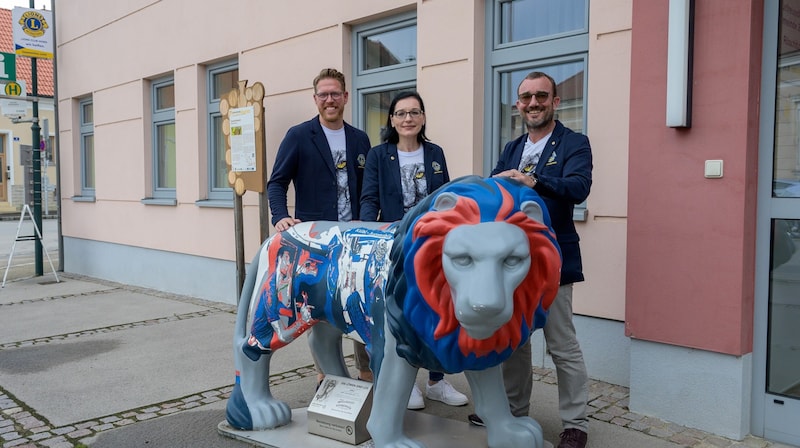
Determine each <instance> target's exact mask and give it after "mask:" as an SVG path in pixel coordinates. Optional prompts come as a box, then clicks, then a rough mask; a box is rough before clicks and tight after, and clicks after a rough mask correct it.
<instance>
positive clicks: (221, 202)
mask: <svg viewBox="0 0 800 448" xmlns="http://www.w3.org/2000/svg"><path fill="white" fill-rule="evenodd" d="M194 205H196V206H198V207H208V208H233V201H231V200H227V199H203V200H200V201H195V202H194Z"/></svg>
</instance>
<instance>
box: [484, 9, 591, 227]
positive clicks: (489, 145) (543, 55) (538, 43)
mask: <svg viewBox="0 0 800 448" xmlns="http://www.w3.org/2000/svg"><path fill="white" fill-rule="evenodd" d="M508 1H510V0H489V1H487V2H486V9H485V13H486V42H487V46H486V72H485V76H486V78H485V81H484V82H485V86H486V87H485V96H484V100H485V104H486V105H487V107H486V109H485V111H484V122H485V123H489V129H488V132H486V133H485V134H484V151H483V165H484V175H488V174H489V173H490V172H491V171H492V169H493V168H494V167H495V165H497V161H498V159H499V158H500V152H501V151H502V150H503V147H504V145H505V143H506V141H503V140H504V138H503V137H502V129H501V126H502V121H501V118H502V114H501V110H500V107H501V106H500V105H501V104H502V100H501V98H502V96H503V93H504V92H501V77H502V76H503V74H505V73H509V72H513V71H517V70H523V69H525V70H528V71H534V70H536V68H537V67H543V66H550V65H555V64H559V63H564V62H574V61H584V64H585V66H586V70H585V71H584V78H583V92H584V95H583V101H584V104H583V127H584V130H583V133H586V129H587V128H588V122H587V110H588V107H587V106H588V105H587V98H588V89H587V88H588V79H589V73H588V54H589V1H590V0H587V1H586V12H585V17H586V20H585V23H584V26H583V28H581V29H579V30H572V31H570V32H566V33H558V34H554V35H550V36H543V37H539V38H536V39H527V40H522V41H516V42H506V43H502V44H501V43H500V42H501V36H502V33H503V24H502V21H501V11H500V9H501V7H502V4H503V3H507V2H508ZM550 1H552V2H558V1H560V0H550ZM514 87H516V86H514ZM557 112H558V111H557ZM587 216H588V212H587V208H586V202H585V201H584V202H583V203H581V204H578V205H576V206H575V211H574V213H573V219H574V220H575V221H585V220H586V219H587Z"/></svg>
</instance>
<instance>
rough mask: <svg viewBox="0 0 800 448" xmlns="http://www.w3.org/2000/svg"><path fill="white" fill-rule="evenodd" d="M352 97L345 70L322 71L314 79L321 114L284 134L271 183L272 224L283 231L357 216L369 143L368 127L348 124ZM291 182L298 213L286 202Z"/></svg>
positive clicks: (268, 186) (269, 184)
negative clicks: (346, 113)
mask: <svg viewBox="0 0 800 448" xmlns="http://www.w3.org/2000/svg"><path fill="white" fill-rule="evenodd" d="M347 99H348V92H347V91H346V90H345V78H344V75H343V74H342V73H341V72H339V71H338V70H336V69H324V70H322V71H321V72H320V74H319V75H318V76H317V77H316V78H315V79H314V101H315V102H316V104H317V109H318V110H319V115H317V116H316V117H314V118H312V119H311V120H309V121H306V122H304V123H300V124H298V125H297V126H294V127H292V128H291V129H289V131H288V132H287V133H286V136H285V137H284V138H283V141H282V142H281V145H280V147H279V148H278V154H277V156H276V157H275V165H274V166H273V169H272V176H270V179H269V182H268V183H267V194H268V197H269V208H270V212H271V213H272V224H273V225H274V226H275V228H276V229H277V230H278V231H283V230H286V229H288V228H289V227H291V226H293V225H294V224H296V223H298V222H300V221H320V220H325V221H350V220H352V219H358V216H359V198H360V197H361V183H362V180H363V178H364V165H365V164H366V161H367V152H368V151H369V149H370V142H369V137H368V136H367V134H366V133H365V132H364V131H361V130H359V129H356V128H354V127H353V126H351V125H349V124H347V123H345V121H344V106H345V105H346V104H347ZM331 143H333V147H332V145H331ZM290 182H291V183H294V189H295V217H294V218H293V217H292V216H291V215H290V214H289V208H288V204H287V191H288V189H289V183H290Z"/></svg>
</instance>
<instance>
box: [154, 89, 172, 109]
mask: <svg viewBox="0 0 800 448" xmlns="http://www.w3.org/2000/svg"><path fill="white" fill-rule="evenodd" d="M173 107H175V85H174V84H169V85H166V86H161V87H158V88H156V110H161V109H170V108H173Z"/></svg>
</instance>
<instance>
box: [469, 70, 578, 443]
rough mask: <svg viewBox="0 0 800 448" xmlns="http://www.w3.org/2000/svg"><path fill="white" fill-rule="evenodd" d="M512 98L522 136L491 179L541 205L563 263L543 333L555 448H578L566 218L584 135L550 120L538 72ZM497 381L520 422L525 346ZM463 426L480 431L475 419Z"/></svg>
mask: <svg viewBox="0 0 800 448" xmlns="http://www.w3.org/2000/svg"><path fill="white" fill-rule="evenodd" d="M517 98H518V99H517V110H518V111H519V113H520V116H521V117H522V119H523V120H524V122H525V125H526V127H527V130H528V132H527V133H526V134H524V135H522V136H521V137H519V138H517V139H516V140H514V141H511V142H509V143H508V144H506V146H505V148H504V149H503V152H502V154H501V155H500V160H499V161H498V162H497V166H496V167H495V169H494V170H492V176H506V177H510V178H512V179H515V180H517V181H519V182H521V183H523V184H525V185H527V186H528V187H531V188H533V189H534V190H535V191H536V192H537V193H539V195H540V196H541V197H542V198H543V199H544V202H545V204H547V209H548V211H549V213H550V219H551V221H552V225H553V230H554V231H555V233H556V238H557V240H558V244H559V246H560V247H561V256H562V259H563V263H562V267H561V286H560V287H559V289H558V295H557V296H556V299H555V301H554V302H553V304H552V305H551V307H550V313H549V315H548V317H547V323H546V324H545V327H544V337H545V341H546V342H547V348H548V351H549V353H550V355H551V357H552V359H553V364H555V367H556V376H557V378H558V410H559V416H560V417H561V421H562V425H563V427H564V432H562V433H561V436H560V442H559V445H558V448H584V447H585V446H586V443H587V439H588V430H589V419H588V415H587V406H588V399H589V391H588V382H589V378H588V374H587V372H586V365H585V363H584V361H583V352H581V348H580V345H579V344H578V340H577V336H576V334H575V326H574V325H573V322H572V284H573V283H575V282H580V281H583V280H584V277H583V266H582V263H581V251H580V246H579V243H578V241H579V240H580V238H579V237H578V232H577V231H576V230H575V224H574V223H573V221H572V212H573V209H574V207H575V205H576V204H580V203H581V202H583V201H584V200H586V198H587V197H588V196H589V190H590V188H591V186H592V149H591V147H590V145H589V139H588V138H587V137H586V136H585V135H583V134H579V133H577V132H573V131H572V130H571V129H569V128H567V127H565V126H564V125H563V124H562V123H561V122H560V121H557V120H555V119H554V116H555V109H556V108H557V107H558V104H559V103H560V101H561V99H560V98H559V97H558V95H557V92H556V83H555V80H554V79H553V78H551V77H550V76H548V75H547V74H545V73H542V72H532V73H530V74H528V75H527V76H526V77H525V79H523V80H522V82H521V83H520V85H519V87H518V89H517ZM503 380H504V383H505V386H506V394H507V395H508V401H509V405H510V407H511V413H512V414H514V415H516V416H527V415H528V411H529V408H530V397H531V389H532V387H533V378H532V377H531V346H530V340H529V341H528V342H527V343H526V344H525V345H524V346H522V347H520V348H519V349H518V350H517V351H515V352H514V353H513V354H512V355H511V357H510V358H509V359H508V360H507V361H506V362H505V363H503ZM482 417H486V418H490V416H482ZM470 421H471V422H472V423H475V424H481V418H480V417H477V418H476V416H475V415H472V416H470Z"/></svg>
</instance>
